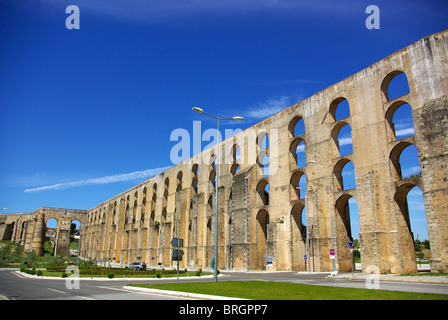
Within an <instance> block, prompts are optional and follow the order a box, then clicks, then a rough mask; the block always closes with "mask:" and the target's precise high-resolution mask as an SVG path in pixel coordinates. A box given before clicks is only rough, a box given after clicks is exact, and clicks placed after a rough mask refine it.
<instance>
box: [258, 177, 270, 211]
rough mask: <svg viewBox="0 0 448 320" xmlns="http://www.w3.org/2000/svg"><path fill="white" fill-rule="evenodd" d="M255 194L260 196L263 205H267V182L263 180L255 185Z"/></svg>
mask: <svg viewBox="0 0 448 320" xmlns="http://www.w3.org/2000/svg"><path fill="white" fill-rule="evenodd" d="M257 193H258V195H259V196H260V200H261V203H262V204H263V205H269V182H268V181H267V180H265V179H263V180H261V181H260V182H259V183H258V185H257Z"/></svg>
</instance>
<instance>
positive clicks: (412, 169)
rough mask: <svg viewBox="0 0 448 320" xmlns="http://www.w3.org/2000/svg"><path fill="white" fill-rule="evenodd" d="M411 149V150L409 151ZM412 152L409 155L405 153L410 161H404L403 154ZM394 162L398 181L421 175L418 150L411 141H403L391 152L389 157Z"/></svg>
mask: <svg viewBox="0 0 448 320" xmlns="http://www.w3.org/2000/svg"><path fill="white" fill-rule="evenodd" d="M409 147H410V149H408V148H409ZM406 149H407V150H408V151H411V152H410V154H409V155H408V154H407V151H406V152H405V153H404V154H405V155H406V157H407V158H408V159H406V160H407V161H403V160H404V159H403V157H402V155H403V152H404V151H405V150H406ZM389 159H390V161H391V162H392V165H393V168H394V169H395V175H396V180H402V179H406V178H408V177H410V176H413V175H420V172H421V171H420V170H421V169H420V163H419V159H418V149H417V147H416V146H415V145H414V144H412V143H411V142H409V141H402V142H399V143H398V144H396V145H395V147H394V148H393V149H392V151H391V152H390V156H389Z"/></svg>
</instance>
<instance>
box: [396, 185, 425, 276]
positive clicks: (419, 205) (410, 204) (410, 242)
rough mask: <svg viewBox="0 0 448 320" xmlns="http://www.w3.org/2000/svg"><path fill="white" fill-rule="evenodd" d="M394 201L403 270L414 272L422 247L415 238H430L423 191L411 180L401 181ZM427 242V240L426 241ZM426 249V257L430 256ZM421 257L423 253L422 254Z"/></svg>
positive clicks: (420, 239)
mask: <svg viewBox="0 0 448 320" xmlns="http://www.w3.org/2000/svg"><path fill="white" fill-rule="evenodd" d="M394 199H395V202H396V204H397V206H398V208H399V211H400V213H401V214H400V215H399V218H400V219H398V221H397V223H398V228H399V230H400V236H401V237H402V241H403V245H402V248H403V266H404V268H405V270H404V272H406V273H407V272H415V271H416V270H417V258H419V259H420V258H422V251H420V250H421V249H423V247H422V246H421V244H420V243H418V242H417V239H418V240H419V241H420V242H421V241H422V240H430V239H429V234H428V226H427V220H426V213H425V209H424V204H423V193H422V190H421V189H420V187H418V186H416V185H415V184H414V183H412V182H406V183H403V184H402V185H401V186H400V187H399V188H398V189H397V191H396V192H395V196H394ZM428 243H429V242H428ZM406 248H408V249H407V250H406ZM428 254H429V255H430V252H428V251H427V257H426V258H427V259H428V260H429V259H430V258H431V257H430V256H428ZM423 258H425V257H424V255H423Z"/></svg>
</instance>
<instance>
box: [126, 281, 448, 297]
mask: <svg viewBox="0 0 448 320" xmlns="http://www.w3.org/2000/svg"><path fill="white" fill-rule="evenodd" d="M129 285H130V286H135V287H143V288H152V289H161V290H172V291H182V292H190V293H200V294H208V295H217V296H224V297H235V298H242V299H251V300H448V295H443V294H430V293H414V292H401V291H386V290H370V289H354V288H341V287H328V286H316V285H306V284H297V283H285V282H268V281H222V282H217V283H213V282H201V283H199V282H197V283H180V284H175V283H173V284H129Z"/></svg>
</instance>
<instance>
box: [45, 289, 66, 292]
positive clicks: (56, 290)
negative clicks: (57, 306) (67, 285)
mask: <svg viewBox="0 0 448 320" xmlns="http://www.w3.org/2000/svg"><path fill="white" fill-rule="evenodd" d="M47 289H48V290H51V291H54V292H59V293H66V292H64V291H61V290H56V289H52V288H47Z"/></svg>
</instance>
